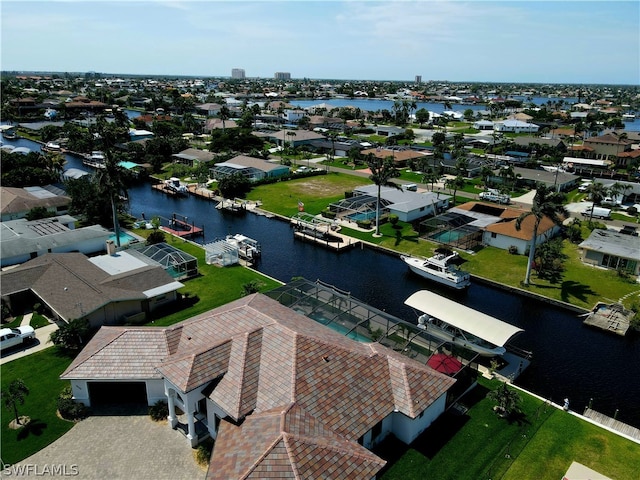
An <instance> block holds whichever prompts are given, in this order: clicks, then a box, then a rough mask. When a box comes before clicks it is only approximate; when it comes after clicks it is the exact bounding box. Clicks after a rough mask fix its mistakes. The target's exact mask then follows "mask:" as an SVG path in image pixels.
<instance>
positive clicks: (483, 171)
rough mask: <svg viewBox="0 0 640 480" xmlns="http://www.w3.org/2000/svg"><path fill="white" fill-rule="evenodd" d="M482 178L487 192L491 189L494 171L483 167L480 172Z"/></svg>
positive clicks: (485, 166) (486, 166)
mask: <svg viewBox="0 0 640 480" xmlns="http://www.w3.org/2000/svg"><path fill="white" fill-rule="evenodd" d="M480 177H482V183H484V189H485V191H486V190H487V188H489V185H488V183H489V178H491V177H493V170H491V168H490V167H489V166H488V165H483V166H482V169H481V170H480Z"/></svg>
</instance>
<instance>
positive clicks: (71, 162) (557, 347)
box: [5, 139, 640, 427]
mask: <svg viewBox="0 0 640 480" xmlns="http://www.w3.org/2000/svg"><path fill="white" fill-rule="evenodd" d="M5 143H10V144H13V145H20V146H27V147H29V148H31V149H32V150H38V149H39V146H38V145H37V144H36V143H34V142H31V141H28V140H23V139H22V140H16V141H9V140H5ZM70 167H76V168H81V169H86V167H84V166H83V165H82V163H81V161H80V159H78V158H75V157H73V156H70V155H67V165H66V168H70ZM129 196H130V205H129V208H130V213H131V214H132V215H133V216H135V217H136V218H141V217H142V214H143V213H144V215H145V217H146V218H147V219H150V218H152V217H154V216H159V217H163V218H167V219H168V218H170V217H171V216H172V214H174V213H175V214H178V215H182V216H186V217H188V221H189V222H190V223H191V222H192V221H193V222H194V223H195V224H196V225H197V226H202V227H204V232H205V236H204V239H200V240H198V241H199V242H205V243H208V242H211V241H213V240H215V239H216V238H222V237H224V236H226V235H228V234H234V233H242V234H244V235H246V236H248V237H251V238H254V239H256V240H258V241H259V242H260V244H261V245H262V259H261V260H260V262H259V263H258V264H257V266H256V269H257V270H259V271H260V272H263V273H265V274H267V275H269V276H272V277H274V278H277V279H278V280H281V281H283V282H288V281H290V280H291V279H292V278H294V277H305V278H307V279H308V280H312V281H315V280H322V281H323V282H325V283H329V284H332V285H335V286H336V287H338V288H340V289H342V290H346V291H349V292H351V294H352V295H353V296H354V297H356V298H358V299H360V300H363V301H365V302H367V303H369V304H370V305H372V306H374V307H376V308H379V309H381V310H384V311H387V312H389V313H391V314H393V315H396V316H398V317H400V318H403V319H406V320H408V321H415V320H416V314H415V312H413V311H412V310H411V309H410V308H408V307H406V306H405V305H404V303H403V302H404V300H405V299H406V298H407V297H409V296H410V295H411V294H412V293H414V292H415V291H417V290H420V289H430V290H436V291H438V293H440V294H442V295H446V296H449V297H451V298H453V299H455V300H456V301H459V302H460V303H463V304H465V305H467V306H469V307H471V308H474V309H477V310H479V311H482V312H484V313H486V314H489V315H492V316H494V317H496V318H499V319H501V320H503V321H506V322H508V323H511V324H513V325H516V326H518V327H520V328H522V329H524V332H523V333H522V334H520V335H519V336H517V337H516V339H515V340H514V344H516V345H517V346H519V347H521V348H524V349H526V350H529V351H532V352H533V361H532V364H531V366H530V367H529V368H528V369H527V370H526V371H525V372H524V373H523V374H522V375H521V376H520V378H519V379H518V380H517V382H516V383H517V384H519V385H521V386H522V387H524V388H526V389H528V390H531V391H533V392H535V393H537V394H539V395H541V396H543V397H544V398H547V399H550V400H552V401H554V402H556V403H562V400H563V399H564V398H565V397H566V398H569V400H570V407H571V409H573V410H575V411H577V412H579V413H582V411H583V410H584V408H585V406H587V405H588V404H589V401H590V399H593V408H594V409H595V410H598V411H600V412H602V413H604V414H606V415H610V416H613V415H614V414H615V412H616V410H618V411H619V413H618V415H617V418H618V420H620V421H623V422H627V423H630V424H632V425H634V426H639V427H640V401H638V399H640V381H638V373H639V372H640V337H639V336H638V335H632V336H629V337H625V338H621V337H618V336H615V335H611V334H607V333H606V332H602V331H599V330H594V329H591V328H588V327H585V326H583V325H582V319H581V318H579V317H578V316H577V315H576V314H575V313H573V312H568V311H566V310H563V309H559V308H557V307H553V306H550V305H548V304H546V303H544V302H540V301H537V300H533V299H530V298H525V297H521V296H518V295H515V294H512V293H507V292H505V291H502V290H500V289H496V288H493V287H489V286H486V285H482V284H479V283H475V282H474V283H473V284H472V286H471V287H470V288H469V289H468V291H466V292H463V293H458V292H449V291H448V290H440V289H438V288H437V287H434V286H433V285H432V284H431V283H428V282H426V281H424V280H422V279H421V278H419V277H417V276H415V275H413V274H411V273H410V272H409V271H408V269H407V268H406V266H405V265H404V263H403V262H402V261H401V260H400V259H399V258H397V257H395V256H392V255H388V254H384V253H380V252H377V251H374V250H371V249H368V248H363V249H361V248H354V249H352V250H349V251H345V252H341V253H336V252H333V251H329V250H326V249H324V248H323V247H320V246H316V245H313V244H310V243H305V242H301V241H298V240H294V237H293V232H292V229H291V227H290V226H289V224H288V223H286V222H283V221H280V220H276V219H274V218H271V219H270V218H267V217H265V216H260V215H255V214H252V213H247V214H245V215H244V216H233V215H228V214H227V215H225V214H223V213H221V212H220V211H218V210H216V209H215V203H214V202H211V201H208V200H203V199H199V198H196V197H192V196H189V197H186V198H174V197H171V196H167V195H165V194H163V193H160V192H156V191H155V190H152V189H151V187H150V186H149V185H148V184H143V185H139V186H136V187H134V188H131V189H130V190H129Z"/></svg>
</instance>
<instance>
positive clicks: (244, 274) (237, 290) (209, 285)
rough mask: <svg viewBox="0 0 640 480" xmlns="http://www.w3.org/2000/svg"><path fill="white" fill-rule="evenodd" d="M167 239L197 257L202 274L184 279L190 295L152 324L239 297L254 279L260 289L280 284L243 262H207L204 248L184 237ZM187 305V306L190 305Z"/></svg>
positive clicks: (183, 290) (186, 293)
mask: <svg viewBox="0 0 640 480" xmlns="http://www.w3.org/2000/svg"><path fill="white" fill-rule="evenodd" d="M135 233H136V234H138V235H140V236H146V235H149V233H150V231H149V230H135ZM166 242H167V243H168V244H169V245H172V246H174V247H176V248H179V249H181V250H183V251H185V252H187V253H188V254H190V255H193V256H194V257H196V258H197V259H198V271H199V272H200V275H199V276H197V277H195V278H192V279H190V280H185V281H183V282H182V283H184V285H185V286H184V287H183V288H181V289H180V290H179V292H180V293H181V294H182V295H183V296H185V297H186V298H185V299H184V300H183V303H182V304H180V305H176V310H175V311H170V307H167V308H166V309H163V312H164V313H167V312H169V313H167V314H166V315H164V316H162V317H161V318H158V319H156V320H154V321H153V322H152V323H150V324H149V325H150V326H167V325H173V324H174V323H177V322H180V321H182V320H186V319H187V318H191V317H193V316H195V315H198V314H200V313H203V312H206V311H208V310H211V309H213V308H216V307H219V306H221V305H224V304H226V303H229V302H232V301H233V300H237V299H238V298H240V297H241V296H242V293H243V292H242V286H243V285H245V284H247V283H250V282H252V281H258V282H259V283H260V284H261V286H260V291H266V290H271V289H273V288H275V287H277V286H279V285H280V283H279V282H277V281H275V280H272V279H270V278H268V277H265V276H263V275H261V274H259V273H257V272H255V271H253V270H250V269H248V268H244V267H242V266H239V265H236V266H232V267H217V266H215V265H207V263H206V262H205V252H204V249H203V248H202V247H200V246H198V245H194V244H193V243H190V242H187V241H185V240H183V239H179V238H176V237H173V236H171V235H166ZM185 304H186V305H187V306H186V308H185Z"/></svg>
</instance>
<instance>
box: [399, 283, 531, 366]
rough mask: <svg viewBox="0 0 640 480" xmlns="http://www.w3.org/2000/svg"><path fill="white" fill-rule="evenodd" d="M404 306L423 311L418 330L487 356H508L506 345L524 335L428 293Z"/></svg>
mask: <svg viewBox="0 0 640 480" xmlns="http://www.w3.org/2000/svg"><path fill="white" fill-rule="evenodd" d="M404 303H405V304H406V305H408V306H409V307H411V308H413V309H414V310H417V311H419V312H422V313H421V314H420V315H419V317H418V328H420V329H422V330H425V331H426V332H427V333H428V334H430V335H431V336H433V337H436V338H438V339H440V340H443V341H445V342H450V343H452V344H454V345H458V346H460V347H463V348H466V349H468V350H472V351H474V352H476V353H478V354H479V355H481V356H484V357H495V356H501V355H504V354H505V353H506V351H507V348H506V344H507V343H508V342H509V341H510V340H511V339H512V338H513V337H514V336H515V335H516V334H518V333H520V332H523V330H522V329H521V328H518V327H515V326H513V325H511V324H509V323H506V322H503V321H502V320H498V319H497V318H494V317H491V316H489V315H486V314H484V313H482V312H479V311H477V310H474V309H472V308H469V307H466V306H464V305H462V304H459V303H457V302H454V301H453V300H449V299H448V298H445V297H442V296H440V295H438V294H436V293H433V292H430V291H428V290H421V291H418V292H416V293H414V294H413V295H411V296H410V297H409V298H407V300H405V302H404Z"/></svg>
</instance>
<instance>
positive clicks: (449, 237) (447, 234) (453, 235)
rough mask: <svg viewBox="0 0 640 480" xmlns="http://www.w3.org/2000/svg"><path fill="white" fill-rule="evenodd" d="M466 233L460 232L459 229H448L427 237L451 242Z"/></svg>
mask: <svg viewBox="0 0 640 480" xmlns="http://www.w3.org/2000/svg"><path fill="white" fill-rule="evenodd" d="M466 235H467V232H461V231H459V230H448V231H443V232H438V233H436V234H434V235H430V236H429V238H431V239H433V240H435V241H436V242H442V243H451V242H456V241H458V240H460V239H461V238H464V237H465V236H466Z"/></svg>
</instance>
